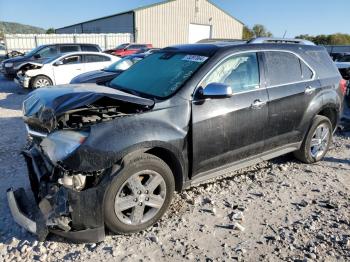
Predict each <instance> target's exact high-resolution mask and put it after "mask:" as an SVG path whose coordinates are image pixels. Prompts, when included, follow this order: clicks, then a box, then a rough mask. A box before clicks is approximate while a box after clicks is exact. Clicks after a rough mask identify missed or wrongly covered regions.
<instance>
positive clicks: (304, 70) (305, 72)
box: [299, 60, 314, 80]
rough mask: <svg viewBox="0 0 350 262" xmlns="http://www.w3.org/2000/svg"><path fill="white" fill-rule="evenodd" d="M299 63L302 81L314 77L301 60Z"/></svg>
mask: <svg viewBox="0 0 350 262" xmlns="http://www.w3.org/2000/svg"><path fill="white" fill-rule="evenodd" d="M299 61H300V65H301V72H302V76H301V77H302V79H303V80H310V79H312V77H313V76H314V73H313V72H312V70H311V69H310V68H309V67H308V66H307V65H306V64H305V63H304V62H303V61H301V60H299Z"/></svg>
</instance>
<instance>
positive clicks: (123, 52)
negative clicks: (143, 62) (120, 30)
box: [105, 44, 153, 57]
mask: <svg viewBox="0 0 350 262" xmlns="http://www.w3.org/2000/svg"><path fill="white" fill-rule="evenodd" d="M152 47H153V46H152V45H151V44H121V45H119V46H117V47H116V48H115V49H109V50H106V51H105V53H107V54H111V55H116V56H120V57H123V56H128V55H133V54H135V53H139V52H140V51H142V50H144V51H147V50H148V49H150V48H152Z"/></svg>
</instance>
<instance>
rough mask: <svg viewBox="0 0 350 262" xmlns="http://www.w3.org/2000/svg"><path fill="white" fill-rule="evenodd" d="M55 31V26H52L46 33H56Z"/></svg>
mask: <svg viewBox="0 0 350 262" xmlns="http://www.w3.org/2000/svg"><path fill="white" fill-rule="evenodd" d="M54 33H55V28H52V27H50V28H49V29H47V30H46V34H54Z"/></svg>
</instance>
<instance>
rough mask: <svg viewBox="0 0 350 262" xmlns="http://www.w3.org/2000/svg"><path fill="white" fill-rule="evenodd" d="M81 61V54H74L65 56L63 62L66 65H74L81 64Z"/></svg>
mask: <svg viewBox="0 0 350 262" xmlns="http://www.w3.org/2000/svg"><path fill="white" fill-rule="evenodd" d="M80 61H81V58H80V56H79V55H73V56H68V57H65V58H63V60H62V62H63V64H64V65H72V64H79V63H80Z"/></svg>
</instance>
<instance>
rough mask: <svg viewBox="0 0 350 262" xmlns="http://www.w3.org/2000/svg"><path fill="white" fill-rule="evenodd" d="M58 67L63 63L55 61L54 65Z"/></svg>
mask: <svg viewBox="0 0 350 262" xmlns="http://www.w3.org/2000/svg"><path fill="white" fill-rule="evenodd" d="M60 65H63V62H62V61H57V62H56V63H55V66H60Z"/></svg>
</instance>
